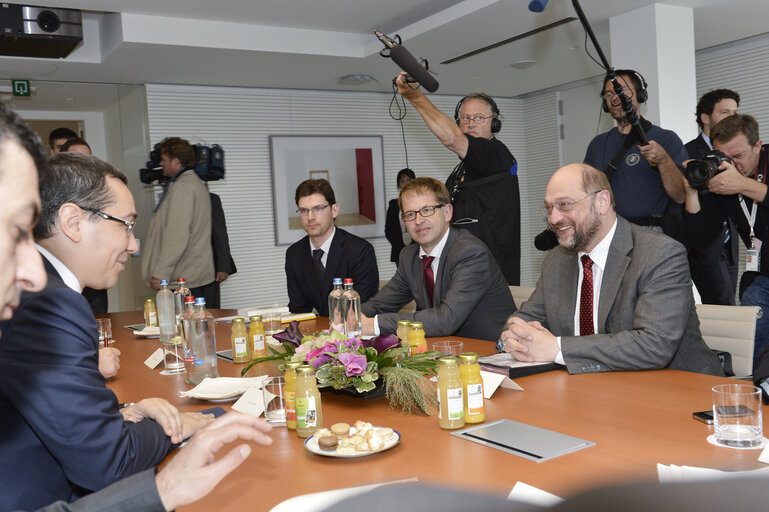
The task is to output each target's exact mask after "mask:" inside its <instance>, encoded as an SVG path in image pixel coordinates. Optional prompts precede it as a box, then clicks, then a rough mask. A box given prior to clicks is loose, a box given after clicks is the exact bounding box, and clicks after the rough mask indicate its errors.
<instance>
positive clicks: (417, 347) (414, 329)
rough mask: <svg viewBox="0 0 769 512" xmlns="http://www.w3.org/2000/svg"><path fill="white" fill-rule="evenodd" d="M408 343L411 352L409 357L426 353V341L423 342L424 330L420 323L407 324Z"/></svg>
mask: <svg viewBox="0 0 769 512" xmlns="http://www.w3.org/2000/svg"><path fill="white" fill-rule="evenodd" d="M408 343H409V347H410V348H411V351H410V353H409V355H412V356H413V355H414V354H421V353H423V352H427V341H426V340H425V329H424V324H423V323H422V322H411V323H410V324H409V334H408Z"/></svg>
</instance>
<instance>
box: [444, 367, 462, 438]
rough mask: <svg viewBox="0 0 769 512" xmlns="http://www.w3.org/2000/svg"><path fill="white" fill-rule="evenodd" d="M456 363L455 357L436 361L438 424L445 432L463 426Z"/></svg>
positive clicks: (460, 390)
mask: <svg viewBox="0 0 769 512" xmlns="http://www.w3.org/2000/svg"><path fill="white" fill-rule="evenodd" d="M458 361H459V359H458V358H457V357H455V356H445V357H441V358H440V359H438V424H439V425H440V427H441V428H443V429H446V430H454V429H457V428H462V427H464V426H465V409H464V405H465V404H464V400H463V399H462V379H461V378H460V377H459V365H458V364H457V363H458Z"/></svg>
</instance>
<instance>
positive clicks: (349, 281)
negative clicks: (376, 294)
mask: <svg viewBox="0 0 769 512" xmlns="http://www.w3.org/2000/svg"><path fill="white" fill-rule="evenodd" d="M344 284H353V283H352V277H345V278H344Z"/></svg>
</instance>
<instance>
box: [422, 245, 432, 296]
mask: <svg viewBox="0 0 769 512" xmlns="http://www.w3.org/2000/svg"><path fill="white" fill-rule="evenodd" d="M434 259H435V256H422V268H423V269H424V271H425V287H426V288H427V296H428V297H430V305H431V306H432V304H433V290H435V274H433V260H434Z"/></svg>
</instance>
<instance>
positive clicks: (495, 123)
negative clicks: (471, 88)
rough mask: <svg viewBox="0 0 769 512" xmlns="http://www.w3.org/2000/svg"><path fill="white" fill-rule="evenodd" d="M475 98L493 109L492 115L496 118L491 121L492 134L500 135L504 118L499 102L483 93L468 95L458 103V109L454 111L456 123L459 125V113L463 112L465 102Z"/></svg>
mask: <svg viewBox="0 0 769 512" xmlns="http://www.w3.org/2000/svg"><path fill="white" fill-rule="evenodd" d="M473 98H475V99H479V100H481V101H483V102H485V103H486V104H487V105H488V106H489V108H491V113H492V114H493V115H494V118H493V119H492V120H491V133H498V132H499V130H501V129H502V121H503V120H504V118H503V117H502V114H500V113H499V107H497V102H496V101H494V98H492V97H491V96H489V95H488V94H484V93H482V92H474V93H472V94H468V95H467V96H465V97H464V98H462V99H461V100H459V103H457V108H455V109H454V121H456V122H457V124H459V111H460V110H462V105H463V104H464V103H465V101H467V100H471V99H473Z"/></svg>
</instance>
